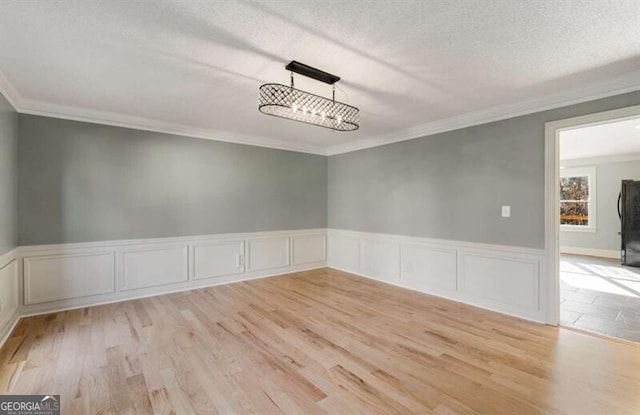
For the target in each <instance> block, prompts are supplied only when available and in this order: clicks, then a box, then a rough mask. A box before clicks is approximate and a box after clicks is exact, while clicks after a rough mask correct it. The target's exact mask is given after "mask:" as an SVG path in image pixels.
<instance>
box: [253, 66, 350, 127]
mask: <svg viewBox="0 0 640 415" xmlns="http://www.w3.org/2000/svg"><path fill="white" fill-rule="evenodd" d="M285 69H287V70H289V71H291V85H290V86H287V85H282V84H264V85H262V86H260V88H259V96H258V100H259V103H258V110H259V111H260V112H261V113H263V114H266V115H272V116H275V117H280V118H286V119H289V120H293V121H298V122H303V123H306V124H312V125H317V126H319V127H325V128H330V129H332V130H336V131H355V130H357V129H358V128H359V125H358V122H359V117H360V110H359V109H358V108H356V107H353V106H351V105H347V104H344V103H342V102H339V101H336V90H335V83H336V82H338V81H339V80H340V77H339V76H336V75H332V74H330V73H328V72H324V71H321V70H320V69H316V68H314V67H312V66H309V65H305V64H304V63H300V62H296V61H291V62H290V63H289V64H288V65H287V66H285ZM294 72H295V73H298V74H300V75H303V76H306V77H309V78H312V79H315V80H317V81H320V82H324V83H326V84H330V85H332V98H331V99H329V98H325V97H322V96H320V95H316V94H312V93H310V92H306V91H303V90H300V89H296V88H294V80H293V73H294Z"/></svg>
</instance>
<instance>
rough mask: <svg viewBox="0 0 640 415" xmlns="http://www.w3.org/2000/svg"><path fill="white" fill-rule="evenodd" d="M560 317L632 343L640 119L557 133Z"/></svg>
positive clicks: (638, 323)
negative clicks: (558, 154)
mask: <svg viewBox="0 0 640 415" xmlns="http://www.w3.org/2000/svg"><path fill="white" fill-rule="evenodd" d="M559 158H560V252H561V254H562V255H561V265H560V281H561V303H560V309H561V312H560V322H561V323H562V324H565V325H568V326H573V327H577V328H583V329H586V330H591V331H594V332H596V333H601V334H605V335H610V336H614V337H618V338H622V339H627V340H631V341H635V342H640V268H638V267H639V266H640V256H639V255H638V253H637V252H638V251H637V249H638V244H640V240H639V239H638V236H639V235H638V234H637V233H636V232H637V231H636V230H635V226H636V225H635V224H634V223H635V221H637V220H638V218H637V217H636V215H637V214H638V213H640V212H638V210H637V209H638V206H640V198H639V197H640V196H638V195H640V190H636V189H639V188H638V187H636V186H639V187H640V118H629V119H625V120H622V121H613V122H606V123H602V124H596V125H590V126H585V127H578V128H574V129H570V130H566V131H562V132H561V133H560V156H559Z"/></svg>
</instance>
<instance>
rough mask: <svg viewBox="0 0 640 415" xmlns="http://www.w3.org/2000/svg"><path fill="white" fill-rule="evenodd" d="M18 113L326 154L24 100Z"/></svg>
mask: <svg viewBox="0 0 640 415" xmlns="http://www.w3.org/2000/svg"><path fill="white" fill-rule="evenodd" d="M18 112H20V113H22V114H30V115H40V116H44V117H52V118H60V119H65V120H72V121H81V122H89V123H94V124H103V125H110V126H115V127H125V128H132V129H135V130H144V131H153V132H157V133H164V134H173V135H180V136H185V137H193V138H202V139H207V140H215V141H223V142H226V143H235V144H245V145H251V146H258V147H267V148H273V149H278V150H289V151H297V152H302V153H311V154H319V155H323V156H324V155H326V151H325V149H324V148H321V147H317V146H311V145H305V144H301V143H291V142H288V141H282V140H274V139H271V138H267V137H260V136H253V135H244V134H236V133H232V132H230V131H221V130H213V129H207V128H194V127H189V126H186V125H182V124H175V123H170V122H165V121H159V120H152V119H148V118H142V117H135V116H130V115H122V114H117V113H110V112H106V111H94V110H88V109H83V108H77V107H68V106H63V105H54V104H43V103H40V102H36V101H32V100H26V101H25V102H24V105H23V106H22V108H21V109H20V110H18Z"/></svg>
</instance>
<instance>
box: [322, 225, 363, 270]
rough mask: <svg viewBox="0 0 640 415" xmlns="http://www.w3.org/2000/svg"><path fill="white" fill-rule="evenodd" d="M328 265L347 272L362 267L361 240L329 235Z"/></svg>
mask: <svg viewBox="0 0 640 415" xmlns="http://www.w3.org/2000/svg"><path fill="white" fill-rule="evenodd" d="M327 245H328V252H329V256H328V263H329V264H331V266H333V267H335V268H339V269H343V270H345V271H353V272H356V271H357V270H358V268H359V267H360V262H359V261H360V239H359V238H358V237H357V236H352V235H343V234H339V233H331V234H329V235H327Z"/></svg>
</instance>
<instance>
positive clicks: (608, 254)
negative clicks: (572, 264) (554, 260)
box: [560, 246, 620, 259]
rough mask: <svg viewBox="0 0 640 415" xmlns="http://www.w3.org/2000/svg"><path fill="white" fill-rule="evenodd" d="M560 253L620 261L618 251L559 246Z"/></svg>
mask: <svg viewBox="0 0 640 415" xmlns="http://www.w3.org/2000/svg"><path fill="white" fill-rule="evenodd" d="M560 253H561V254H571V255H585V256H595V257H599V258H611V259H620V251H614V250H611V249H591V248H580V247H575V246H561V247H560Z"/></svg>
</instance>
